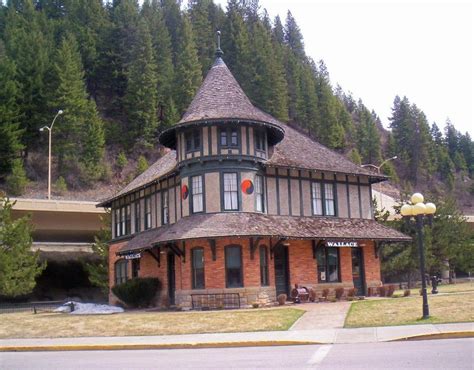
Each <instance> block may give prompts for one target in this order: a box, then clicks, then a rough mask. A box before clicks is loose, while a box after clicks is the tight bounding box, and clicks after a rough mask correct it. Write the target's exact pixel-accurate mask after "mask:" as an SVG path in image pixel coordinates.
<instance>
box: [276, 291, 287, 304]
mask: <svg viewBox="0 0 474 370" xmlns="http://www.w3.org/2000/svg"><path fill="white" fill-rule="evenodd" d="M286 298H287V296H286V294H280V295H279V296H278V297H277V301H278V304H279V305H280V306H283V305H284V304H285V303H286Z"/></svg>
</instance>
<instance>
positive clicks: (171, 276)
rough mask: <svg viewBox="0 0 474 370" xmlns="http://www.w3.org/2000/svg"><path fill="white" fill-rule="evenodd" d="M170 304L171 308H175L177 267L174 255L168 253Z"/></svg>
mask: <svg viewBox="0 0 474 370" xmlns="http://www.w3.org/2000/svg"><path fill="white" fill-rule="evenodd" d="M167 262H168V302H169V303H170V306H174V304H175V299H174V292H175V290H176V279H175V265H174V263H175V262H174V254H173V253H168V261H167Z"/></svg>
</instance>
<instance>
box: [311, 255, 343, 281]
mask: <svg viewBox="0 0 474 370" xmlns="http://www.w3.org/2000/svg"><path fill="white" fill-rule="evenodd" d="M316 259H317V261H318V282H320V283H334V282H339V281H341V280H340V277H339V249H338V248H326V247H323V248H318V249H317V250H316Z"/></svg>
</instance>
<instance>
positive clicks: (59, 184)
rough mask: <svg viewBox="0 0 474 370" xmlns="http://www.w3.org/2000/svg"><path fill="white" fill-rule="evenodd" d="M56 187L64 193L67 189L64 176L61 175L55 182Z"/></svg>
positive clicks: (61, 193)
mask: <svg viewBox="0 0 474 370" xmlns="http://www.w3.org/2000/svg"><path fill="white" fill-rule="evenodd" d="M54 187H55V188H56V193H58V194H59V195H63V194H64V193H65V192H66V191H67V184H66V180H64V177H62V176H59V177H58V179H57V180H56V182H55V183H54Z"/></svg>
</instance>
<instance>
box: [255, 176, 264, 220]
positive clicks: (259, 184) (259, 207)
mask: <svg viewBox="0 0 474 370" xmlns="http://www.w3.org/2000/svg"><path fill="white" fill-rule="evenodd" d="M255 210H256V211H257V212H264V211H265V197H264V192H263V177H262V176H260V175H257V176H255Z"/></svg>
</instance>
